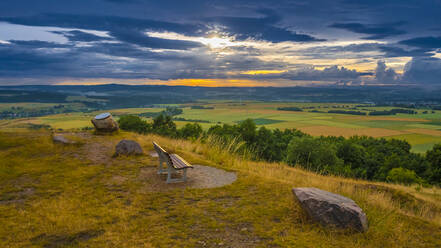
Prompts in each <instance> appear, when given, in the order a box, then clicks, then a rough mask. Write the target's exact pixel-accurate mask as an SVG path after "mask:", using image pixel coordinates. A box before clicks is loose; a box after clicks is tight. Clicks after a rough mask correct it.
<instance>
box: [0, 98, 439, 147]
mask: <svg viewBox="0 0 441 248" xmlns="http://www.w3.org/2000/svg"><path fill="white" fill-rule="evenodd" d="M21 106H27V107H29V105H26V104H21ZM45 106H51V105H45ZM45 106H43V107H45ZM166 106H175V107H176V106H177V105H161V106H157V107H155V108H128V109H112V110H106V111H109V112H111V113H112V114H113V115H114V116H116V117H118V116H121V115H126V114H135V115H138V114H143V113H158V112H161V111H163V110H164V109H165V107H166ZM194 106H198V107H194ZM199 106H203V107H199ZM8 107H11V106H10V104H8V105H6V104H4V105H2V104H0V108H3V109H5V108H8ZM39 107H42V106H39ZM177 107H179V108H181V109H182V110H183V111H182V113H181V114H179V115H176V116H174V118H175V122H176V124H177V125H178V126H183V125H185V124H186V123H189V122H198V123H199V124H200V125H201V126H202V127H203V128H204V129H208V128H209V127H211V126H212V125H216V124H235V123H238V122H240V121H243V120H245V119H247V118H251V119H253V120H254V121H255V123H256V124H257V126H258V127H260V126H265V127H267V128H270V129H275V128H279V129H286V128H289V129H292V128H296V129H299V130H301V131H303V132H306V133H308V134H311V135H313V136H320V135H324V136H344V137H350V136H354V135H366V136H373V137H384V138H387V139H392V138H395V139H402V140H407V141H408V142H409V143H410V144H411V145H412V151H414V152H425V151H426V150H428V149H430V148H431V147H432V146H433V145H434V144H436V143H440V142H441V111H439V110H428V109H412V110H413V111H414V113H413V114H404V113H397V114H395V115H375V116H370V115H353V114H345V113H328V112H329V111H330V112H338V111H342V112H344V111H357V112H362V113H368V112H372V111H390V110H392V109H394V107H375V106H370V105H367V104H366V105H363V104H347V103H261V102H243V103H242V102H226V101H225V102H222V101H211V102H200V103H191V104H183V105H180V106H177ZM281 108H288V109H289V108H299V109H301V110H302V111H286V110H280V109H281ZM97 113H99V112H96V111H95V112H90V113H85V112H73V113H63V114H55V115H48V116H42V117H31V118H25V119H13V120H0V126H1V127H2V128H26V127H28V126H29V125H49V126H51V127H52V128H55V129H63V130H68V129H83V128H90V127H92V124H91V123H90V119H91V118H92V117H93V116H94V115H96V114H97ZM144 118H145V119H147V120H149V119H151V117H150V118H148V117H144Z"/></svg>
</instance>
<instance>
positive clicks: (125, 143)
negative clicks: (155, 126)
mask: <svg viewBox="0 0 441 248" xmlns="http://www.w3.org/2000/svg"><path fill="white" fill-rule="evenodd" d="M140 154H142V148H141V146H140V145H139V144H138V143H137V142H135V141H133V140H121V141H120V142H119V143H118V144H117V145H116V148H115V156H119V155H126V156H128V155H140Z"/></svg>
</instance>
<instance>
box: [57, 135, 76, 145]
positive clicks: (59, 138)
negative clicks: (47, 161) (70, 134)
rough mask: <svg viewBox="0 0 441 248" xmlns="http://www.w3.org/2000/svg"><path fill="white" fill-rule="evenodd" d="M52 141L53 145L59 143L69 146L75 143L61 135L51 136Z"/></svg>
mask: <svg viewBox="0 0 441 248" xmlns="http://www.w3.org/2000/svg"><path fill="white" fill-rule="evenodd" d="M52 141H53V142H54V143H59V144H63V145H71V144H75V143H76V142H75V141H72V140H69V139H67V138H66V137H64V136H63V135H61V134H54V136H52Z"/></svg>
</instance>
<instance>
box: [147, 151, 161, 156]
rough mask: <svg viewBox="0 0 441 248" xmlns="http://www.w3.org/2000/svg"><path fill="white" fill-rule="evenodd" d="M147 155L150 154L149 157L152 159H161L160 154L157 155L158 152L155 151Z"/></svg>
mask: <svg viewBox="0 0 441 248" xmlns="http://www.w3.org/2000/svg"><path fill="white" fill-rule="evenodd" d="M147 153H148V154H149V156H150V157H152V158H157V157H159V156H158V153H157V152H156V151H153V150H152V151H148V152H147Z"/></svg>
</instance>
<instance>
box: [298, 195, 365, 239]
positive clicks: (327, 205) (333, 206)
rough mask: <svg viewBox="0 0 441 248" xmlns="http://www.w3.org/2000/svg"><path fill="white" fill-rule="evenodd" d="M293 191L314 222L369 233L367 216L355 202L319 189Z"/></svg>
mask: <svg viewBox="0 0 441 248" xmlns="http://www.w3.org/2000/svg"><path fill="white" fill-rule="evenodd" d="M292 191H293V193H294V196H295V197H296V198H297V199H298V201H299V202H300V205H301V206H302V208H303V209H304V210H305V211H306V212H307V214H308V215H309V216H310V217H311V218H312V219H313V220H314V221H316V222H319V223H320V224H322V225H324V226H335V227H338V228H350V229H353V230H356V231H359V232H365V231H367V229H368V222H367V218H366V214H365V213H364V212H363V210H362V209H361V208H360V207H359V206H358V205H357V204H356V203H355V202H354V201H353V200H351V199H349V198H347V197H344V196H341V195H337V194H333V193H330V192H327V191H324V190H321V189H317V188H294V189H293V190H292Z"/></svg>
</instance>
